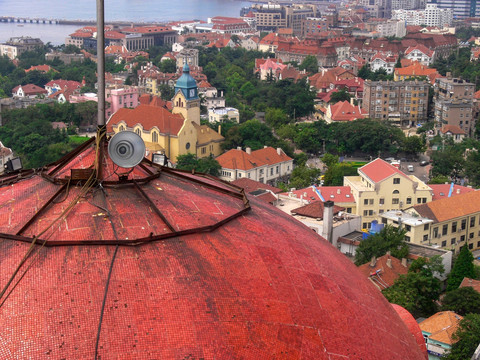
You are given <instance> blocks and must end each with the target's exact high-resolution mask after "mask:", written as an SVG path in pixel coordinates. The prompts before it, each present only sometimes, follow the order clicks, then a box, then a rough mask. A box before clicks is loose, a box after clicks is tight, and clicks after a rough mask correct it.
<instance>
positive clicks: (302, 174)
mask: <svg viewBox="0 0 480 360" xmlns="http://www.w3.org/2000/svg"><path fill="white" fill-rule="evenodd" d="M320 174H321V171H320V169H317V168H310V167H308V166H297V167H295V169H293V171H292V175H291V176H290V181H289V185H290V187H292V188H295V189H303V188H305V187H307V186H310V185H313V184H315V183H317V182H318V177H319V176H320Z"/></svg>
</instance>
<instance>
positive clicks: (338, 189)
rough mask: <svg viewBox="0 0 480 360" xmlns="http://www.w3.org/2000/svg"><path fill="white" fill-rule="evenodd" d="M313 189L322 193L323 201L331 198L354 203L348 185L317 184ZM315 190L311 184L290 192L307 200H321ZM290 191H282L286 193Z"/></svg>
mask: <svg viewBox="0 0 480 360" xmlns="http://www.w3.org/2000/svg"><path fill="white" fill-rule="evenodd" d="M315 189H316V190H317V191H318V192H319V193H320V195H322V197H323V199H324V200H325V201H327V200H331V201H334V202H335V203H355V199H354V198H353V195H352V190H351V189H350V186H317V187H315ZM317 191H315V190H314V189H313V186H309V187H307V188H304V189H298V190H294V191H292V192H291V193H293V194H295V195H296V197H297V198H298V199H300V198H301V197H302V198H303V199H308V201H319V200H320V201H321V199H320V197H319V196H318V193H317ZM289 193H290V192H287V193H283V194H282V195H288V194H289Z"/></svg>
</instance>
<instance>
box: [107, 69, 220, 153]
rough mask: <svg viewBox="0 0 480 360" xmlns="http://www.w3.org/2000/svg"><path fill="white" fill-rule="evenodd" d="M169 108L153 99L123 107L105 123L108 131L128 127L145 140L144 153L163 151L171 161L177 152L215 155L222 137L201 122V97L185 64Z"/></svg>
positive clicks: (122, 129) (113, 131) (117, 130)
mask: <svg viewBox="0 0 480 360" xmlns="http://www.w3.org/2000/svg"><path fill="white" fill-rule="evenodd" d="M172 102H173V109H172V112H170V111H168V110H167V109H166V108H165V107H163V106H161V104H159V102H157V101H152V102H151V103H148V104H146V103H144V104H141V105H139V106H137V107H136V108H135V109H127V108H122V109H120V110H119V111H117V112H116V113H115V114H113V115H112V116H111V118H110V119H109V121H108V123H107V132H108V133H110V134H113V133H117V132H119V131H125V130H130V131H134V132H136V133H137V134H138V135H140V136H141V137H142V139H143V140H144V141H145V145H146V148H147V154H146V156H147V157H150V156H151V154H153V153H162V154H165V155H167V156H168V158H169V159H170V160H171V161H172V162H176V161H177V157H178V156H179V155H185V154H188V153H190V154H195V155H196V156H198V157H206V156H210V155H213V156H218V155H220V153H221V148H220V144H221V143H222V141H223V140H224V138H223V137H222V136H221V135H220V134H219V133H217V132H216V131H215V130H213V129H210V128H209V127H208V126H205V125H200V98H199V97H198V89H197V84H196V82H195V80H194V79H193V78H192V77H191V76H190V69H189V67H188V65H185V67H184V69H183V74H182V76H181V77H180V78H179V79H178V81H177V83H176V85H175V96H174V97H173V99H172Z"/></svg>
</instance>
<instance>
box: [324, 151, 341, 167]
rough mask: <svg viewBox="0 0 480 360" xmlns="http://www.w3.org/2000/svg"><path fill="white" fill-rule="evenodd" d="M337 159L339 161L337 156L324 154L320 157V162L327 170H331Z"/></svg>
mask: <svg viewBox="0 0 480 360" xmlns="http://www.w3.org/2000/svg"><path fill="white" fill-rule="evenodd" d="M338 159H339V157H338V155H333V154H330V153H325V154H324V155H323V156H322V162H323V163H324V164H325V165H326V166H327V168H331V167H334V166H335V165H337V164H338Z"/></svg>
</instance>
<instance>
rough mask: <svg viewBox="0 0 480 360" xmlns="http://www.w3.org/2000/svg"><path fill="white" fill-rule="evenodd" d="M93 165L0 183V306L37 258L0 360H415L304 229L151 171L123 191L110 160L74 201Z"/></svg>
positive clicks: (257, 205)
mask: <svg viewBox="0 0 480 360" xmlns="http://www.w3.org/2000/svg"><path fill="white" fill-rule="evenodd" d="M94 151H95V149H94V148H93V144H92V143H90V144H86V145H85V147H84V148H83V150H82V151H81V152H79V153H78V154H77V155H75V156H74V157H70V159H71V160H69V158H66V159H64V160H63V161H61V162H57V163H56V164H54V165H52V166H50V167H48V168H46V169H44V171H43V172H42V173H41V174H33V173H31V172H26V173H24V174H23V175H22V176H21V177H22V179H21V180H19V178H18V177H17V175H15V176H9V175H7V176H3V177H0V183H1V184H3V185H4V186H2V187H0V216H1V218H2V219H3V221H2V222H0V233H1V234H0V254H2V255H1V257H0V262H1V266H0V287H1V288H0V291H1V290H2V289H3V287H4V286H6V285H7V284H8V281H9V279H10V278H11V277H12V275H13V274H14V273H15V269H16V268H17V266H18V265H19V264H21V260H22V258H23V257H24V255H25V254H26V253H27V252H28V251H29V249H30V248H31V249H32V250H33V252H32V253H31V254H30V256H29V257H28V259H27V261H26V262H25V263H24V264H23V266H21V267H20V271H19V272H18V273H17V276H14V277H13V279H14V280H13V281H12V282H11V283H10V285H9V286H7V287H6V288H7V292H5V293H4V294H1V293H0V294H1V295H0V304H2V303H3V304H2V306H1V307H0V328H1V329H2V330H3V331H2V334H1V340H2V341H1V342H0V358H2V359H15V358H33V359H39V358H47V357H50V358H52V359H61V358H67V359H80V358H82V359H83V358H85V359H93V358H95V354H96V348H97V351H98V356H99V357H98V358H99V359H100V358H101V359H102V360H105V359H118V358H122V359H187V358H191V359H201V358H203V359H214V358H215V359H340V358H341V359H402V360H403V359H423V354H422V352H421V351H420V349H419V348H418V346H417V345H416V343H415V340H414V339H413V337H412V336H411V334H410V333H409V332H408V331H407V329H406V327H405V326H404V325H403V323H402V322H401V321H400V319H399V318H398V316H397V315H396V313H395V310H394V309H393V308H392V307H391V305H390V304H389V303H388V302H387V301H386V300H385V299H384V297H383V296H382V294H381V293H380V292H379V291H378V290H377V289H375V288H374V286H373V285H372V284H370V283H369V282H368V281H367V280H366V279H364V278H363V276H362V275H361V274H360V273H359V272H358V271H357V269H356V268H355V266H354V265H353V264H352V263H351V262H350V261H349V260H348V259H347V258H345V257H344V256H343V255H342V254H341V253H340V252H338V251H337V249H335V248H334V247H332V246H331V245H330V244H329V243H327V242H326V241H325V240H324V239H322V238H320V237H319V236H318V235H316V234H315V233H314V232H312V231H311V230H310V229H308V228H307V227H305V226H304V225H302V224H301V223H300V222H298V221H296V220H295V219H293V218H292V217H290V216H288V215H286V214H284V213H283V212H281V211H279V210H277V209H275V208H274V207H272V206H270V205H268V204H263V203H261V202H259V201H256V200H254V199H252V200H251V201H252V205H251V208H250V209H249V207H248V202H246V201H245V200H246V199H244V198H242V194H241V193H240V191H239V190H238V188H236V187H233V186H231V185H228V184H226V183H224V182H221V181H219V180H214V179H211V178H206V177H203V176H198V175H191V174H188V173H184V172H181V171H178V170H171V169H160V168H158V167H155V166H154V165H153V164H151V163H149V162H148V161H147V160H144V161H143V162H142V163H141V164H140V165H138V166H137V167H135V168H134V169H133V171H132V173H130V174H129V175H128V179H127V180H125V181H123V182H118V181H116V179H117V175H116V174H115V173H114V172H113V170H114V169H115V168H114V167H113V166H112V164H111V163H110V160H108V159H106V160H105V161H106V167H105V177H104V178H103V182H102V186H101V187H100V186H98V185H95V186H93V187H92V188H91V189H90V191H88V192H83V194H80V192H81V191H82V189H83V188H82V185H78V186H76V184H75V181H70V182H69V181H68V177H70V176H72V177H74V178H81V177H82V174H79V173H76V172H75V171H74V172H71V169H80V168H84V169H88V168H89V167H90V166H91V165H92V164H93V159H94ZM85 172H88V170H85ZM117 173H121V171H119V170H117ZM62 184H63V185H62ZM67 184H68V185H67ZM79 194H80V195H81V196H78V197H77V195H79ZM72 199H76V200H77V201H78V202H77V203H76V205H74V206H73V207H72V208H71V210H70V211H69V212H67V213H66V214H65V216H60V215H61V214H62V212H63V211H65V210H66V209H68V207H69V205H71V204H72V202H71V200H72ZM160 215H162V216H163V218H162V216H160ZM55 219H58V221H57V222H55V223H54V225H53V226H52V227H50V228H49V230H48V231H46V232H44V233H42V232H43V230H44V229H45V228H47V227H48V225H49V224H51V223H52V222H53V221H54V220H55ZM215 227H217V228H216V229H214V228H215ZM33 234H37V235H39V237H40V239H39V240H37V242H36V245H31V243H32V240H31V238H32V236H33ZM117 239H118V240H117ZM155 239H159V240H158V241H151V240H155ZM109 240H113V241H109ZM44 241H46V243H45V246H44V247H42V246H41V244H43V243H44ZM129 241H130V242H129ZM135 241H137V242H141V243H142V244H141V245H137V246H134V245H133V244H132V242H135ZM119 243H121V244H129V245H121V246H117V245H115V244H119ZM22 274H24V275H22ZM105 294H106V295H105ZM7 295H8V297H7ZM104 296H105V297H104ZM102 310H103V311H102ZM99 329H100V331H99ZM97 340H98V347H96V344H97Z"/></svg>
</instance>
